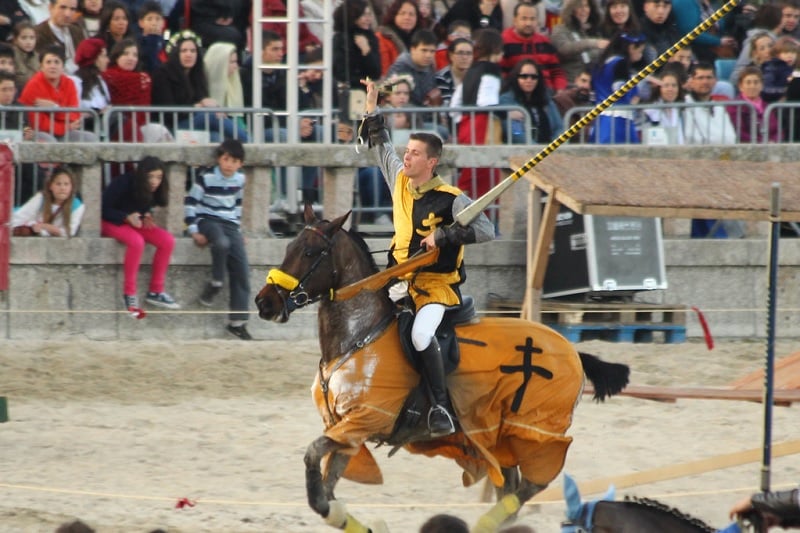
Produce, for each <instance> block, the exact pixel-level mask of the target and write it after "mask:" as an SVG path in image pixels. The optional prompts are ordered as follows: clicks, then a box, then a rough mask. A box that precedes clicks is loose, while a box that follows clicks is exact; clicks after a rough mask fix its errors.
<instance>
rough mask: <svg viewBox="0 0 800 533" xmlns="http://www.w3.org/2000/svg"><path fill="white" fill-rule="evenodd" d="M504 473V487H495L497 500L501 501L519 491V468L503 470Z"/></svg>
mask: <svg viewBox="0 0 800 533" xmlns="http://www.w3.org/2000/svg"><path fill="white" fill-rule="evenodd" d="M501 471H502V472H503V479H504V481H503V486H502V487H495V489H494V490H495V494H496V495H497V499H498V500H499V499H501V498H502V497H503V496H505V495H506V494H514V493H515V492H517V490H518V489H519V479H520V476H519V468H517V467H516V466H512V467H510V468H501Z"/></svg>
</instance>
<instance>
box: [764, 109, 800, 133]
mask: <svg viewBox="0 0 800 533" xmlns="http://www.w3.org/2000/svg"><path fill="white" fill-rule="evenodd" d="M771 124H774V125H775V128H776V131H777V136H778V138H779V139H781V142H787V143H795V142H800V102H774V103H772V104H769V105H768V106H767V107H766V109H764V120H763V121H762V124H761V131H760V135H761V139H762V142H765V143H766V142H770V141H769V137H770V133H771V132H770V125H771Z"/></svg>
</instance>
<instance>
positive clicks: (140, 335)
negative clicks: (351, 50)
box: [0, 144, 800, 339]
mask: <svg viewBox="0 0 800 533" xmlns="http://www.w3.org/2000/svg"><path fill="white" fill-rule="evenodd" d="M16 150H17V154H16V155H17V157H18V159H19V160H22V161H61V162H65V163H71V164H74V165H76V166H78V167H79V168H80V169H81V174H82V187H81V190H82V194H83V198H84V200H85V201H86V203H87V206H88V209H87V215H86V218H85V219H84V223H83V226H82V230H81V236H80V237H78V238H74V239H68V240H67V239H63V240H62V239H31V238H28V239H25V238H13V239H12V240H11V269H10V290H9V291H8V292H6V293H0V299H2V300H1V301H0V309H2V311H4V312H3V313H2V314H0V328H2V333H0V336H4V337H6V338H10V339H24V338H60V339H68V338H69V337H71V336H75V335H79V336H86V337H90V338H93V339H146V338H174V339H197V338H214V337H217V336H221V335H222V334H223V325H224V323H225V313H224V309H225V305H224V302H225V301H226V299H227V293H224V294H223V295H221V296H220V298H219V302H220V305H219V306H218V307H217V308H215V309H212V310H210V311H209V310H207V309H206V308H204V307H201V306H199V305H197V303H196V298H197V295H198V294H199V291H200V290H201V288H202V286H203V283H204V282H205V280H206V279H207V278H208V275H209V262H210V260H209V256H208V252H207V251H204V250H200V249H198V248H196V247H194V246H193V245H192V243H191V240H190V239H188V238H184V237H183V221H182V218H183V215H182V197H183V184H184V182H185V175H186V174H185V171H186V168H187V166H188V165H199V164H208V163H210V162H211V161H212V157H213V147H203V146H181V145H115V144H102V145H79V144H52V145H42V144H22V145H20V146H19V147H17V149H16ZM560 150H561V151H562V152H567V153H570V154H574V155H575V156H578V157H580V156H594V157H597V156H598V155H604V156H608V157H658V158H665V157H668V158H673V159H675V160H676V164H681V163H680V161H686V160H691V159H729V160H751V161H794V160H797V158H798V157H800V153H799V152H798V150H797V149H796V147H794V146H792V145H768V146H763V145H762V146H736V147H700V146H698V147H659V148H655V147H650V148H648V147H642V146H620V147H596V146H564V147H562V148H561V149H560ZM247 154H248V156H247V165H248V168H247V172H248V174H249V176H250V182H249V185H248V191H247V203H246V205H245V218H244V220H245V224H244V229H245V233H246V235H247V236H248V253H249V255H250V260H251V264H252V274H251V284H252V287H253V291H254V293H255V291H257V290H258V289H259V288H260V287H261V286H262V284H263V281H264V276H265V274H266V272H267V271H268V269H269V268H271V267H273V266H276V265H278V264H279V263H280V260H281V258H282V256H283V253H284V250H285V247H286V241H285V240H282V239H271V238H268V237H267V235H268V233H269V231H268V220H269V213H268V211H269V210H268V206H269V205H270V203H271V198H270V191H271V180H270V179H269V178H268V177H269V175H270V171H269V167H270V166H273V165H293V164H294V165H297V164H299V163H301V162H302V163H303V164H305V165H320V166H324V167H325V169H326V173H325V181H324V191H325V193H324V202H323V209H324V213H325V216H328V217H333V216H337V215H340V214H342V213H344V212H346V211H347V210H348V209H349V208H350V206H351V205H352V197H353V170H354V169H355V168H356V167H358V166H365V165H369V164H371V163H372V162H371V160H370V159H369V157H370V156H369V155H368V154H365V153H363V151H362V153H360V154H359V153H356V151H355V150H354V149H352V148H351V147H342V146H322V145H316V146H309V145H302V146H299V145H298V146H292V145H289V146H276V145H264V146H248V147H247ZM144 155H156V156H159V157H161V158H162V159H163V160H165V161H167V162H168V163H169V164H170V172H169V179H170V180H171V184H172V199H171V207H169V208H168V209H166V210H164V211H163V212H161V213H159V214H158V216H159V219H160V221H161V222H162V223H163V224H165V225H166V227H167V228H168V229H169V230H170V231H172V232H173V234H175V235H176V236H178V237H180V238H179V239H178V243H177V246H176V250H175V253H174V255H173V261H172V267H171V268H170V273H169V277H168V290H169V291H170V292H171V294H172V295H173V296H175V297H176V298H177V299H178V300H179V301H180V302H181V303H182V304H184V309H183V310H182V311H181V312H179V313H164V314H158V313H151V314H150V316H148V317H147V318H146V319H144V320H134V319H132V318H130V317H129V316H127V315H126V314H124V313H121V312H120V311H121V309H122V303H121V292H122V268H121V262H122V247H121V246H120V245H118V244H117V243H116V242H114V241H112V240H110V239H102V238H100V237H99V227H100V211H99V204H100V194H101V178H100V176H101V172H100V168H101V165H102V164H103V162H105V161H128V160H138V159H140V158H141V157H142V156H144ZM520 155H527V156H529V157H532V156H533V155H535V151H534V152H532V151H531V149H530V147H448V148H446V150H445V153H444V156H443V160H442V165H441V166H442V168H443V170H444V172H445V174H446V173H447V172H448V171H451V170H452V169H453V168H454V167H455V166H456V165H457V164H459V165H464V166H497V167H500V168H505V167H507V166H508V164H507V163H506V161H508V160H509V158H510V157H514V156H520ZM543 164H546V163H543ZM687 170H688V171H691V165H690V164H687ZM776 178H778V179H780V178H782V177H776ZM786 178H789V177H786ZM792 178H794V177H792ZM514 187H517V189H516V190H517V191H523V190H525V189H524V188H525V187H526V185H525V183H524V182H522V180H521V182H520V183H518V184H516V185H514ZM526 197H527V191H526V192H525V194H522V193H521V192H519V193H512V192H509V193H508V194H506V195H504V196H503V197H502V198H501V203H502V209H501V226H500V229H501V234H502V237H501V240H498V241H495V242H492V243H486V244H482V245H475V246H471V247H469V249H468V252H467V262H468V265H469V270H468V276H469V277H468V280H467V282H466V284H465V287H464V292H465V293H469V294H472V295H474V296H475V298H476V301H477V305H478V308H479V309H481V310H483V309H485V308H486V303H487V299H488V295H489V294H490V293H496V294H498V295H500V296H502V297H505V298H510V299H520V300H521V298H522V295H523V293H524V287H525V265H526V257H525V254H526V244H525V242H524V241H523V239H524V238H525V223H526V216H525V210H526V204H525V200H526ZM673 227H675V228H678V229H677V230H675V231H671V232H670V233H668V235H672V236H673V237H675V236H680V235H681V233H682V232H683V231H684V230H682V229H680V228H681V227H684V228H685V226H680V224H678V225H675V226H673ZM765 229H766V225H765V224H761V225H760V226H758V227H755V226H754V227H753V228H752V231H751V235H750V238H748V239H743V240H736V241H733V240H724V241H692V240H688V239H680V238H672V239H667V240H666V242H665V262H666V267H667V279H668V282H669V288H668V289H667V290H665V291H657V292H654V293H649V294H640V295H639V296H640V297H641V298H642V299H643V300H646V301H655V302H660V303H669V304H673V303H674V304H680V305H684V304H685V305H695V306H697V307H699V308H700V309H703V310H705V311H706V312H707V317H708V319H709V322H710V323H711V327H712V332H713V333H714V334H715V335H718V336H735V337H746V338H755V337H761V336H763V335H764V332H765V326H764V317H765V314H764V312H763V309H764V307H765V305H766V290H765V286H766V279H767V274H766V266H765V261H766V259H767V248H766V240H765V238H763V234H764V233H765ZM760 235H761V236H760ZM370 245H371V246H372V248H373V249H375V250H377V249H384V248H386V245H387V242H386V241H385V240H375V241H370ZM382 262H383V261H382V260H381V257H379V264H381V263H382ZM149 263H150V255H146V257H145V259H144V261H143V267H142V271H141V273H140V281H139V287H140V293H141V292H142V291H144V290H146V283H147V275H148V274H149V267H148V266H147V265H149ZM798 275H800V245H798V240H795V239H784V240H783V241H782V250H781V268H780V281H779V296H778V305H779V307H780V308H784V309H794V311H787V312H782V313H780V314H779V320H778V334H779V335H781V336H784V337H787V336H790V337H795V336H800V321H798V320H797V318H798V317H797V314H798V313H797V311H796V309H798V308H800V306H798V303H800V302H798V299H800V294H799V293H797V291H796V290H794V287H796V286H797V278H798ZM253 318H254V319H253V320H252V321H251V330H252V332H253V333H254V335H256V336H257V337H258V338H264V339H266V338H269V339H293V338H297V336H313V335H315V334H316V325H315V324H316V316H315V313H314V312H313V310H311V311H302V310H301V311H299V312H298V313H296V314H295V315H294V316H293V318H292V320H291V321H290V322H289V323H288V324H280V325H278V324H267V323H264V322H262V321H260V320H257V319H255V316H254V317H253ZM687 322H688V326H689V335H690V336H698V335H700V334H701V332H700V329H699V327H698V326H697V321H696V319H695V318H694V317H693V316H691V315H690V316H689V319H688V321H687Z"/></svg>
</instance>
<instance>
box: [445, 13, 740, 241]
mask: <svg viewBox="0 0 800 533" xmlns="http://www.w3.org/2000/svg"><path fill="white" fill-rule="evenodd" d="M739 1H740V0H729V1H728V3H727V4H725V5H724V6H722V7H721V8H719V9H718V10H716V11H715V12H714V13H713V14H712V15H711V16H710V17H708V18H707V19H706V20H704V21H703V22H701V23H700V24H699V25H698V26H697V27H696V28H695V29H693V30H692V31H690V32H689V33H687V34H686V35H685V36H684V37H683V38H682V39H681V40H679V41H678V42H676V43H675V44H673V45H672V46H671V47H670V48H669V50H667V51H666V52H664V53H663V54H661V55H660V56H658V57H657V58H656V59H655V60H653V62H652V63H650V64H649V65H647V66H646V67H644V68H643V69H642V70H640V71H639V73H638V74H636V75H635V76H634V77H633V78H631V79H629V80H628V81H627V83H625V85H623V86H622V87H620V88H619V89H617V90H616V91H615V92H614V94H612V95H611V96H609V97H608V98H606V99H605V100H603V101H602V102H600V103H599V104H597V105H596V106H595V107H594V109H592V110H591V111H589V112H588V113H586V115H584V116H583V117H582V118H581V119H580V120H579V121H578V122H576V123H575V124H573V125H572V126H571V127H570V128H569V129H568V130H566V131H565V132H564V133H562V134H561V135H559V136H558V138H557V139H555V140H553V142H551V143H550V144H548V145H547V146H545V147H544V148H543V149H542V151H540V152H539V153H538V154H536V155H535V156H534V157H533V158H532V159H530V160H529V161H528V162H527V163H525V164H524V165H522V166H521V167H519V168H518V169H517V170H515V171H514V172H513V173H512V174H511V175H510V176H508V177H507V178H506V179H504V180H503V181H501V182H500V183H498V184H497V185H495V186H494V187H493V188H492V189H491V190H490V191H489V192H487V193H486V194H484V195H483V196H481V197H480V198H478V199H477V200H475V201H474V202H472V203H471V204H470V205H469V206H467V207H466V208H464V209H463V210H462V211H461V212H460V213H458V214H457V215H456V222H458V223H459V224H461V225H462V226H466V225H467V224H469V223H470V222H472V220H473V219H474V218H475V217H476V216H478V213H480V212H481V211H483V210H484V209H486V208H487V207H488V206H489V204H491V203H492V202H494V201H495V200H496V199H497V197H499V196H500V195H501V194H503V193H504V192H505V190H506V189H508V188H509V187H510V186H511V185H513V184H514V182H516V181H517V180H518V179H520V178H521V177H522V176H524V175H525V173H526V172H528V171H529V170H531V169H532V168H533V167H535V166H536V165H537V164H539V163H540V162H541V161H542V160H543V159H544V158H545V157H547V156H548V155H550V154H551V153H553V152H554V151H555V150H556V148H558V147H559V146H561V145H562V144H564V143H565V142H567V141H568V140H569V139H571V138H572V137H573V136H574V135H575V134H576V133H578V132H579V131H580V130H581V129H582V128H583V127H584V126H586V125H587V124H589V123H590V122H591V121H593V120H594V119H595V118H597V115H599V114H600V113H602V112H603V111H605V110H606V109H608V108H609V107H611V106H612V105H613V104H614V102H616V101H617V100H619V99H620V98H622V96H623V95H624V94H625V93H627V92H628V91H630V90H631V89H633V88H634V87H635V86H636V85H637V84H638V83H639V82H640V81H642V80H643V79H644V78H645V77H646V76H648V75H650V74H652V73H653V72H655V71H656V70H657V69H658V68H659V67H660V66H661V65H663V64H664V63H666V62H667V60H669V58H670V57H672V56H673V55H675V54H676V53H677V52H678V50H680V49H681V48H684V47H686V46H688V45H689V43H691V42H692V41H693V40H695V39H696V38H697V37H698V36H699V35H700V34H702V33H703V32H705V31H706V30H708V29H709V28H710V27H711V26H712V25H713V24H714V23H716V22H717V21H718V20H719V19H721V18H722V17H724V16H725V15H727V14H728V13H730V12H731V11H733V8H735V7H736V5H737V4H738V3H739Z"/></svg>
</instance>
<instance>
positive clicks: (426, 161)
mask: <svg viewBox="0 0 800 533" xmlns="http://www.w3.org/2000/svg"><path fill="white" fill-rule="evenodd" d="M435 166H436V158H433V157H428V145H426V144H425V143H424V142H422V141H418V140H416V139H411V140H409V141H408V144H407V145H406V151H405V153H404V154H403V172H405V174H406V176H408V177H409V178H411V179H412V180H424V179H425V178H430V177H431V176H432V175H433V168H434V167H435Z"/></svg>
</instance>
